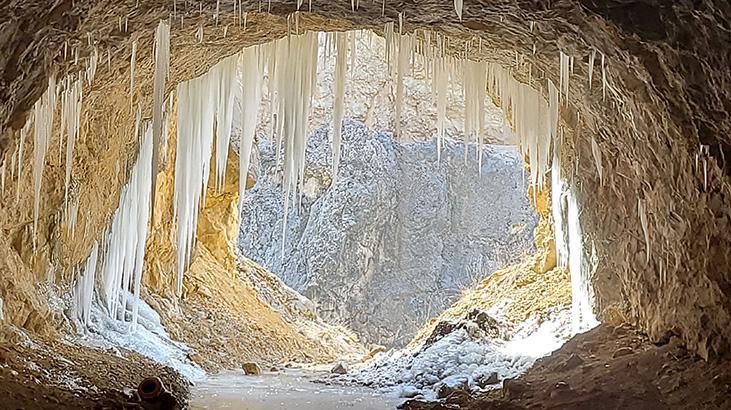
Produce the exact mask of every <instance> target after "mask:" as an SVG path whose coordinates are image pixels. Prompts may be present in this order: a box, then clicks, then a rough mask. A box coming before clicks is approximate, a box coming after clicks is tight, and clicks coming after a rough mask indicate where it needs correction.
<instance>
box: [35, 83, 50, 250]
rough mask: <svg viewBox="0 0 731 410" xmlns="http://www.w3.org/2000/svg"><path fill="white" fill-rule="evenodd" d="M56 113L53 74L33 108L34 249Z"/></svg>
mask: <svg viewBox="0 0 731 410" xmlns="http://www.w3.org/2000/svg"><path fill="white" fill-rule="evenodd" d="M55 111H56V76H55V75H54V74H51V76H50V77H49V79H48V88H47V89H46V91H45V92H44V93H43V95H42V96H41V98H40V99H39V100H38V101H36V103H35V105H34V106H33V120H34V123H35V125H34V130H33V199H34V201H33V248H34V249H35V246H36V240H37V237H38V214H39V212H40V200H41V182H42V179H43V169H44V168H45V165H46V153H47V152H48V143H49V141H50V140H51V133H52V131H53V116H54V113H55Z"/></svg>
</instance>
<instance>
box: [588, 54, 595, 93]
mask: <svg viewBox="0 0 731 410" xmlns="http://www.w3.org/2000/svg"><path fill="white" fill-rule="evenodd" d="M595 59H596V49H592V50H591V54H589V90H591V81H592V78H593V77H594V60H595Z"/></svg>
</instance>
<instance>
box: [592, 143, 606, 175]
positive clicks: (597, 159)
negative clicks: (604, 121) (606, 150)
mask: <svg viewBox="0 0 731 410" xmlns="http://www.w3.org/2000/svg"><path fill="white" fill-rule="evenodd" d="M591 155H592V156H593V157H594V165H596V172H597V174H598V175H599V185H600V186H601V185H602V184H603V180H602V170H603V168H602V150H601V148H599V144H597V142H596V139H595V138H594V137H593V136H592V137H591Z"/></svg>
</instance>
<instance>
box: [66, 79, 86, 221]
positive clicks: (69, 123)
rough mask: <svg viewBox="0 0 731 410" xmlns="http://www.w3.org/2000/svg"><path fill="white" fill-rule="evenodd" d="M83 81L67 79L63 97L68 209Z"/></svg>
mask: <svg viewBox="0 0 731 410" xmlns="http://www.w3.org/2000/svg"><path fill="white" fill-rule="evenodd" d="M82 85H83V81H82V80H81V78H78V79H77V80H76V81H74V82H73V83H72V82H71V76H68V77H66V90H64V91H63V94H62V95H61V139H62V140H63V135H64V133H65V134H66V139H67V140H66V174H65V179H64V182H65V184H64V187H65V188H64V197H63V198H64V201H63V203H64V207H65V208H67V207H68V198H69V185H70V184H71V169H72V168H73V162H74V145H75V143H76V138H78V136H79V125H80V121H81V102H82V99H83V89H82Z"/></svg>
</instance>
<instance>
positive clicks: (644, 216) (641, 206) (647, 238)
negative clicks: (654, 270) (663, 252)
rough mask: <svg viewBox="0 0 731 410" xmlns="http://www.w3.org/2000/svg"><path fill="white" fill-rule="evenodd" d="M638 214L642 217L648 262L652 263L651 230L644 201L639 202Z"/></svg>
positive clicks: (641, 223)
mask: <svg viewBox="0 0 731 410" xmlns="http://www.w3.org/2000/svg"><path fill="white" fill-rule="evenodd" d="M637 214H638V215H639V216H640V225H641V226H642V233H643V235H644V236H645V249H646V261H647V263H650V254H651V249H650V229H649V226H648V224H647V205H646V204H645V200H644V199H638V200H637Z"/></svg>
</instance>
